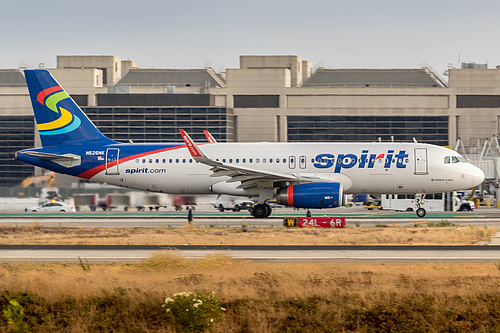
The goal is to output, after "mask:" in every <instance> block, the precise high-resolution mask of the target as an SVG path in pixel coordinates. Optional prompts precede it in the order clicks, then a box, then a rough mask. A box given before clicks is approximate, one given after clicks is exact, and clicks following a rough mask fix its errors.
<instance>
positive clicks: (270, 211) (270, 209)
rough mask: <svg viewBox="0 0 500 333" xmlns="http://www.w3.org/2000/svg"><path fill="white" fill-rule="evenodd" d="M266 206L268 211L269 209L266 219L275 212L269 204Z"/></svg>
mask: <svg viewBox="0 0 500 333" xmlns="http://www.w3.org/2000/svg"><path fill="white" fill-rule="evenodd" d="M264 205H265V206H266V209H267V213H266V217H269V216H270V215H271V213H272V212H273V209H272V208H271V206H269V205H268V204H267V203H265V204H264Z"/></svg>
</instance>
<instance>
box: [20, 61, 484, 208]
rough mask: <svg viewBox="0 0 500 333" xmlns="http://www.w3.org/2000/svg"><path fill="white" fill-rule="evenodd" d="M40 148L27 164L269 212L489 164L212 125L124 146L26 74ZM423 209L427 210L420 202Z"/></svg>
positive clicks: (450, 187)
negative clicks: (237, 136)
mask: <svg viewBox="0 0 500 333" xmlns="http://www.w3.org/2000/svg"><path fill="white" fill-rule="evenodd" d="M24 74H25V77H26V83H27V85H28V90H29V95H30V99H31V103H32V106H33V111H34V114H35V119H36V123H37V129H38V133H39V134H40V139H41V144H42V147H38V148H31V149H25V150H21V151H18V152H16V154H15V158H16V159H17V160H19V161H21V162H24V163H28V164H31V165H35V166H38V167H42V168H45V169H48V170H51V171H55V172H58V173H61V174H68V175H71V176H75V177H79V178H82V179H87V180H91V181H95V182H100V183H107V184H112V185H116V186H121V187H125V188H130V189H137V190H144V191H151V192H160V193H170V194H227V195H236V196H245V197H254V198H258V203H257V204H256V205H255V206H254V207H253V209H252V211H251V213H252V215H253V216H254V217H256V218H266V217H268V216H270V215H271V213H272V209H271V207H270V206H269V205H268V204H267V201H268V200H269V199H272V198H275V199H276V202H277V203H279V204H283V205H287V206H293V207H296V208H306V209H322V208H333V207H339V206H342V205H343V204H344V197H345V196H344V195H345V194H348V193H371V194H376V193H385V194H388V193H394V194H414V193H419V194H425V193H438V192H451V191H456V190H461V189H467V188H473V187H474V186H477V185H479V184H481V183H482V182H483V180H484V173H483V172H482V171H481V169H479V168H477V167H476V166H474V165H472V164H470V163H468V162H467V161H466V160H465V159H464V158H463V157H462V156H461V155H459V154H458V153H457V152H455V151H453V150H451V149H449V148H445V147H439V146H435V145H430V144H423V143H418V142H416V141H415V142H412V143H393V142H391V143H382V142H373V143H367V142H365V143H330V142H323V143H298V142H292V143H265V142H261V143H221V142H217V141H216V140H215V139H214V138H213V137H212V135H211V134H210V133H208V131H206V132H205V135H206V137H207V140H208V142H207V143H201V144H196V143H195V142H194V141H193V140H192V139H191V137H190V136H189V135H188V134H187V133H186V132H185V131H184V130H183V129H179V131H180V133H181V135H182V138H183V140H184V142H182V143H132V142H129V143H119V142H116V141H113V140H111V139H109V138H107V137H106V136H104V135H103V134H102V133H101V132H100V131H99V130H98V129H97V127H96V126H95V125H94V124H93V123H92V122H91V121H90V119H88V118H87V116H86V115H85V113H84V112H83V111H82V110H81V109H80V107H78V105H77V104H76V103H75V102H74V101H73V99H72V98H71V97H70V96H69V95H68V93H67V92H66V91H65V90H64V89H63V88H62V87H61V86H60V85H59V83H57V81H56V80H55V79H54V78H53V77H52V75H51V74H50V73H49V72H48V71H47V70H43V69H33V70H25V71H24ZM416 208H417V209H416V213H417V215H418V216H420V217H423V216H425V214H426V211H425V209H424V208H423V207H421V205H420V203H418V204H417V207H416Z"/></svg>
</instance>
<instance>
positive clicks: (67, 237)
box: [0, 224, 499, 245]
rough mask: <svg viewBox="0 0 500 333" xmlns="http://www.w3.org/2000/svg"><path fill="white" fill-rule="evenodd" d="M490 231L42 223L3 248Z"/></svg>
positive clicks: (15, 233) (433, 239) (349, 241)
mask: <svg viewBox="0 0 500 333" xmlns="http://www.w3.org/2000/svg"><path fill="white" fill-rule="evenodd" d="M498 231H499V230H498V229H496V228H489V227H453V226H451V227H440V228H436V227H426V226H419V227H404V228H403V227H394V228H381V227H370V228H368V227H366V228H345V229H286V228H249V231H248V232H243V230H242V229H241V228H221V227H218V228H210V227H196V226H186V227H182V228H65V227H53V228H49V227H43V226H41V225H39V224H33V225H30V226H20V227H0V242H1V243H2V244H37V245H41V244H61V245H66V244H79V245H80V244H81V245H94V244H101V245H106V244H123V245H182V244H192V245H219V244H224V245H292V244H293V245H343V244H345V245H378V244H403V245H404V244H413V245H428V244H449V245H468V244H475V243H477V242H481V241H489V240H490V238H491V236H492V235H495V234H496V233H497V232H498Z"/></svg>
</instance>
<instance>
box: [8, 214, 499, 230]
mask: <svg viewBox="0 0 500 333" xmlns="http://www.w3.org/2000/svg"><path fill="white" fill-rule="evenodd" d="M290 216H304V214H301V215H299V214H276V215H274V216H272V217H271V218H266V219H256V218H253V217H252V216H249V215H248V214H243V213H226V214H206V213H195V214H194V216H193V222H192V223H193V224H194V225H196V226H199V227H208V226H220V227H241V224H242V223H246V224H248V225H250V226H252V227H280V226H283V218H284V217H290ZM314 216H323V215H319V214H314V215H313V217H314ZM328 216H344V217H345V218H346V226H348V227H360V226H361V227H363V226H375V225H386V226H391V227H392V226H394V227H398V226H402V227H404V226H414V225H415V224H427V223H431V222H432V223H439V222H442V221H447V222H449V223H453V224H456V225H459V226H469V225H473V226H489V227H497V228H500V216H496V214H495V215H492V214H481V215H473V214H470V213H462V214H451V213H449V214H442V213H441V214H429V215H428V216H427V217H425V218H418V217H416V216H415V215H414V214H411V213H393V214H379V215H375V214H366V215H361V214H335V213H333V214H332V213H330V214H328ZM33 223H37V224H40V225H42V226H45V227H92V228H117V227H120V228H126V227H129V228H136V227H144V228H165V227H172V228H178V227H183V226H186V225H187V224H188V219H187V214H176V213H168V214H167V213H118V212H116V213H115V212H113V213H109V214H105V213H65V214H61V213H58V214H47V213H18V214H5V213H0V226H22V225H30V224H33Z"/></svg>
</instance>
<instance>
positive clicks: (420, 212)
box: [415, 193, 427, 217]
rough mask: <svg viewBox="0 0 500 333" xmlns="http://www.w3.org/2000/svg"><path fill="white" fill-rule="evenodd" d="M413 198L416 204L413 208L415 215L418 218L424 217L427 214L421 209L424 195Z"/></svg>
mask: <svg viewBox="0 0 500 333" xmlns="http://www.w3.org/2000/svg"><path fill="white" fill-rule="evenodd" d="M415 198H417V200H416V203H415V206H416V208H417V209H416V211H415V212H416V213H417V216H418V217H424V216H425V214H427V211H426V210H425V208H423V207H422V200H423V199H424V198H425V193H422V194H420V195H419V194H417V195H415Z"/></svg>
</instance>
